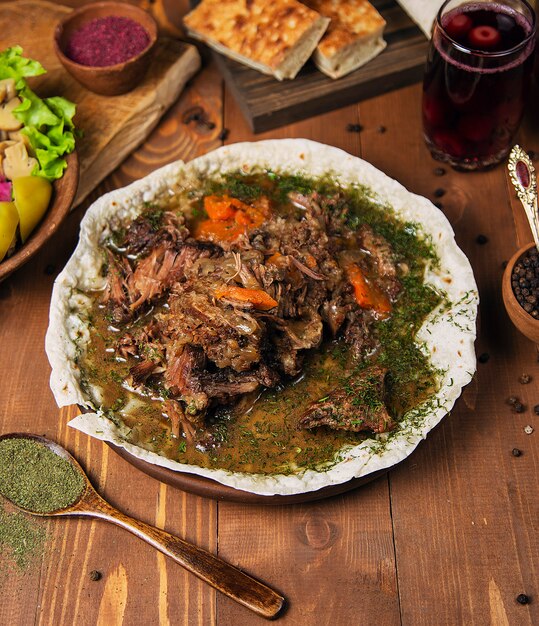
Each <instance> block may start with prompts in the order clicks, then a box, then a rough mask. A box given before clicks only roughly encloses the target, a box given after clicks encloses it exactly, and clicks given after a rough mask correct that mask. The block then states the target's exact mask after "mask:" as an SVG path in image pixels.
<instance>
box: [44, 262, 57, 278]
mask: <svg viewBox="0 0 539 626" xmlns="http://www.w3.org/2000/svg"><path fill="white" fill-rule="evenodd" d="M55 272H56V266H55V265H52V263H49V264H48V265H46V266H45V274H47V276H52V275H53V274H54V273H55Z"/></svg>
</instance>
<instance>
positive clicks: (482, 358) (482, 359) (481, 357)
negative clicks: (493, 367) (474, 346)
mask: <svg viewBox="0 0 539 626" xmlns="http://www.w3.org/2000/svg"><path fill="white" fill-rule="evenodd" d="M489 359H490V354H489V353H488V352H483V354H480V355H479V356H478V357H477V360H478V361H479V363H486V362H487V361H488V360H489Z"/></svg>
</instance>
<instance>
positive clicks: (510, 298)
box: [502, 243, 539, 344]
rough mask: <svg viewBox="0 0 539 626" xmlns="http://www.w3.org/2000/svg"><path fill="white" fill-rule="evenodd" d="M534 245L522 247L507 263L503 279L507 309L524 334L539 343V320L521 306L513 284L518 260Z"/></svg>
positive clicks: (503, 293) (504, 301)
mask: <svg viewBox="0 0 539 626" xmlns="http://www.w3.org/2000/svg"><path fill="white" fill-rule="evenodd" d="M534 246H535V244H534V243H530V244H528V245H526V246H524V247H523V248H520V250H517V252H515V254H514V255H513V257H512V258H511V260H510V261H509V263H508V264H507V267H506V268H505V272H504V274H503V279H502V296H503V303H504V305H505V309H506V310H507V314H508V315H509V317H510V318H511V321H512V322H513V324H514V325H515V326H516V327H517V328H518V330H520V332H521V333H522V334H523V335H525V336H526V337H528V339H531V340H532V341H533V342H535V343H537V344H539V320H538V319H535V318H534V317H532V316H531V315H530V314H529V313H527V312H526V311H525V310H524V309H523V308H522V307H521V306H520V304H519V302H518V300H517V299H516V296H515V293H514V291H513V287H512V286H511V275H512V274H513V268H514V267H515V264H516V262H517V261H518V260H519V259H520V257H521V256H522V255H523V254H524V253H526V252H527V251H528V250H530V249H531V248H533V247H534Z"/></svg>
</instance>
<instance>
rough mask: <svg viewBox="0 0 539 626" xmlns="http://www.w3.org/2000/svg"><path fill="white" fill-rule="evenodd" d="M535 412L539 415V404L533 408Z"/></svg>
mask: <svg viewBox="0 0 539 626" xmlns="http://www.w3.org/2000/svg"><path fill="white" fill-rule="evenodd" d="M533 412H534V413H535V415H539V404H536V405H535V406H534V407H533Z"/></svg>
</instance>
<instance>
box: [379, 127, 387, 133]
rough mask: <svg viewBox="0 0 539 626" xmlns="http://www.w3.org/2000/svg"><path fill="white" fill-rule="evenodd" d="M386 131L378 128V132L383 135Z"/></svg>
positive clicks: (384, 128) (383, 128)
mask: <svg viewBox="0 0 539 626" xmlns="http://www.w3.org/2000/svg"><path fill="white" fill-rule="evenodd" d="M386 131H387V128H386V127H385V126H378V132H379V133H380V134H381V135H383V134H384V133H385V132H386Z"/></svg>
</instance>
